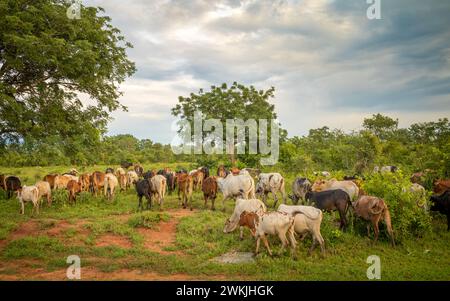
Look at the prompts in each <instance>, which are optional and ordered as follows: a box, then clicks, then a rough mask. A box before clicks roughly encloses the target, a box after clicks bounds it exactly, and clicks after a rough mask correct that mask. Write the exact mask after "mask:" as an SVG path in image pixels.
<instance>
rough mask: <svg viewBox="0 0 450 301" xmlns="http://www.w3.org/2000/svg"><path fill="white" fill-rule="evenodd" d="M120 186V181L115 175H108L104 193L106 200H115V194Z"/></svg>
mask: <svg viewBox="0 0 450 301" xmlns="http://www.w3.org/2000/svg"><path fill="white" fill-rule="evenodd" d="M118 186H119V181H118V180H117V177H116V176H115V175H114V173H107V174H106V175H105V184H104V185H103V191H104V194H105V196H106V198H107V199H108V200H109V201H111V200H112V199H113V198H114V192H115V191H116V189H117V187H118Z"/></svg>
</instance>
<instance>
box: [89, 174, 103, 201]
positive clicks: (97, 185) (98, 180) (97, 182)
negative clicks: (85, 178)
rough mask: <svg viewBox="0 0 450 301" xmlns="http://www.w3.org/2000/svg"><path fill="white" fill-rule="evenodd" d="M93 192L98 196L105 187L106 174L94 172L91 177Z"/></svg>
mask: <svg viewBox="0 0 450 301" xmlns="http://www.w3.org/2000/svg"><path fill="white" fill-rule="evenodd" d="M90 181H91V192H92V193H93V194H95V196H97V193H98V192H99V191H100V193H101V191H102V189H103V187H104V186H105V174H104V173H103V172H101V171H94V172H93V173H92V175H91V179H90Z"/></svg>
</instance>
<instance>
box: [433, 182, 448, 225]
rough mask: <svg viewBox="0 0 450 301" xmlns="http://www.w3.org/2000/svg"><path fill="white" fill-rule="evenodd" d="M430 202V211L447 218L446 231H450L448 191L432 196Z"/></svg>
mask: <svg viewBox="0 0 450 301" xmlns="http://www.w3.org/2000/svg"><path fill="white" fill-rule="evenodd" d="M430 202H431V207H430V209H431V210H432V211H437V212H439V213H442V214H444V215H446V216H447V231H450V190H449V189H447V190H446V191H445V192H444V193H443V194H441V195H432V196H431V198H430Z"/></svg>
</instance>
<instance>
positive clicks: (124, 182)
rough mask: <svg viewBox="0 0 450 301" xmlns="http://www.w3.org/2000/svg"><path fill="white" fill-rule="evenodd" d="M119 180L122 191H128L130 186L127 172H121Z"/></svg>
mask: <svg viewBox="0 0 450 301" xmlns="http://www.w3.org/2000/svg"><path fill="white" fill-rule="evenodd" d="M117 178H118V180H119V186H120V191H126V190H127V188H128V178H127V175H126V174H119V175H118V176H117Z"/></svg>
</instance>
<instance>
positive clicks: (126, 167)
mask: <svg viewBox="0 0 450 301" xmlns="http://www.w3.org/2000/svg"><path fill="white" fill-rule="evenodd" d="M120 166H121V167H122V168H124V169H125V170H126V169H128V168H130V167H131V166H133V163H131V162H126V161H122V162H121V163H120Z"/></svg>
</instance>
